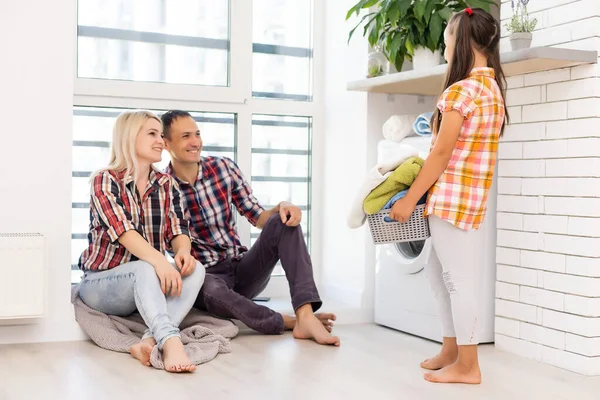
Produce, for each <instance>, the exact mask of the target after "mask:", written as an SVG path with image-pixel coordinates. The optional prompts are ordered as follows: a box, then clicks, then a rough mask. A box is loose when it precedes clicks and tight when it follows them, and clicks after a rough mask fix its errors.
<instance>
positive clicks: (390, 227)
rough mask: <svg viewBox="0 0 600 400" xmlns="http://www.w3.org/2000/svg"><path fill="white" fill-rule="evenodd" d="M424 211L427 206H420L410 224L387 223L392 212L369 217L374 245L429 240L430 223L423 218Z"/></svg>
mask: <svg viewBox="0 0 600 400" xmlns="http://www.w3.org/2000/svg"><path fill="white" fill-rule="evenodd" d="M424 211H425V204H421V205H418V206H417V207H416V208H415V211H413V213H412V215H411V216H410V219H409V220H408V222H405V223H400V222H397V221H393V222H386V221H385V217H389V215H390V210H381V211H379V212H378V213H375V214H372V215H369V216H368V221H369V228H371V235H372V236H373V243H375V244H384V243H401V242H412V241H415V240H425V239H427V238H428V237H429V236H430V235H429V223H428V221H427V218H424V217H423V212H424Z"/></svg>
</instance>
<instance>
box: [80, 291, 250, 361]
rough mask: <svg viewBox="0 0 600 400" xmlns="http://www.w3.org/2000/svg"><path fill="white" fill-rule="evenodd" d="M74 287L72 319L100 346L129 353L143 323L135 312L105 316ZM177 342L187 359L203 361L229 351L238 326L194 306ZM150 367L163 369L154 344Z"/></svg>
mask: <svg viewBox="0 0 600 400" xmlns="http://www.w3.org/2000/svg"><path fill="white" fill-rule="evenodd" d="M78 293H79V292H78V290H77V286H76V287H74V288H73V289H72V292H71V302H72V303H73V307H74V308H75V320H76V321H77V323H79V325H80V326H81V328H82V329H83V331H84V332H85V333H87V335H88V336H89V337H90V338H91V339H92V340H93V341H94V343H96V344H97V345H98V346H100V347H102V348H103V349H107V350H113V351H119V352H123V353H129V348H130V347H131V346H132V345H134V344H136V343H139V341H140V339H141V337H142V335H143V334H144V332H145V330H146V324H145V323H144V320H143V319H142V317H141V316H140V315H139V314H138V313H137V312H136V313H134V314H132V315H130V316H128V317H125V318H123V317H117V316H112V315H106V314H104V313H101V312H99V311H96V310H93V309H91V308H90V307H88V306H87V305H86V304H85V303H84V302H83V301H81V298H80V297H79V294H78ZM180 328H181V341H182V342H183V344H184V347H185V352H186V353H187V355H188V357H189V358H190V360H191V361H192V362H193V363H194V364H196V365H199V364H203V363H205V362H208V361H210V360H212V359H213V358H215V357H216V356H217V354H220V353H230V352H231V345H230V343H229V339H232V338H234V337H235V336H236V335H237V334H238V331H239V329H238V327H237V326H236V325H235V324H234V323H233V322H232V321H230V320H226V319H218V318H215V317H211V316H209V315H208V314H206V313H203V312H201V311H199V310H196V309H195V308H192V310H191V311H190V313H189V314H188V316H187V317H185V319H184V320H183V322H182V323H181V326H180ZM150 363H151V364H152V366H153V367H154V368H158V369H164V364H163V362H162V357H161V353H160V352H159V351H158V347H157V346H154V349H153V350H152V354H151V356H150Z"/></svg>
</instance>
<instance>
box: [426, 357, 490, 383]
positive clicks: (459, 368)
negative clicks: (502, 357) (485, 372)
mask: <svg viewBox="0 0 600 400" xmlns="http://www.w3.org/2000/svg"><path fill="white" fill-rule="evenodd" d="M425 380H427V381H429V382H435V383H468V384H471V385H478V384H480V383H481V370H480V369H479V365H478V364H474V365H473V366H470V367H468V366H465V365H463V364H460V363H458V362H455V363H454V364H452V365H449V366H447V367H444V368H442V369H441V370H439V371H435V372H427V373H426V374H425Z"/></svg>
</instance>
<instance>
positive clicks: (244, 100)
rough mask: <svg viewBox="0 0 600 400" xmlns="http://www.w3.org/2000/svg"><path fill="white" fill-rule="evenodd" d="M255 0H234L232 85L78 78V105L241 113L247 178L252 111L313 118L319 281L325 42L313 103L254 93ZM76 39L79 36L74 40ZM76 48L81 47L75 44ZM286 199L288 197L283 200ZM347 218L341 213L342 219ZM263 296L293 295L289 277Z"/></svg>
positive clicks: (316, 29)
mask: <svg viewBox="0 0 600 400" xmlns="http://www.w3.org/2000/svg"><path fill="white" fill-rule="evenodd" d="M324 3H325V2H323V1H319V0H313V1H312V17H313V20H312V37H313V38H320V37H323V34H324V23H325V18H324V17H325V15H324V13H325V4H324ZM252 10H253V2H252V0H230V43H231V44H230V46H231V47H230V56H229V57H230V58H229V63H230V79H229V82H230V86H229V87H218V86H194V85H180V84H169V83H149V82H135V81H115V80H113V81H111V80H105V79H88V78H79V77H78V76H77V57H75V59H74V60H73V62H74V63H75V70H74V75H75V78H74V79H75V87H74V95H73V106H81V107H86V106H87V107H111V108H132V109H183V110H189V111H197V112H224V113H233V114H236V115H237V143H236V146H237V164H238V165H239V167H240V169H241V170H242V172H243V174H244V177H245V178H246V179H247V180H248V182H250V181H251V169H252V158H251V157H252V136H251V135H252V116H253V114H266V115H282V116H297V117H311V118H312V149H311V155H312V160H311V161H312V166H311V171H312V172H313V173H312V176H311V183H310V184H311V189H310V199H309V201H310V208H311V221H310V235H309V240H310V249H311V258H312V262H313V271H314V274H315V280H316V281H317V282H319V281H320V276H321V274H320V272H321V268H320V260H321V245H320V244H321V234H320V232H321V230H322V229H321V227H322V224H321V215H320V210H321V204H323V201H322V196H321V193H322V190H321V189H322V182H323V178H322V175H323V157H324V155H323V153H322V149H323V143H324V132H325V124H324V102H323V97H324V90H323V87H324V80H323V75H324V51H325V49H324V46H323V44H324V43H323V41H320V40H313V41H312V81H311V83H312V101H308V102H304V101H294V100H285V99H278V98H269V99H263V98H253V97H252V80H253V76H252V61H253V43H252V42H253V41H252V34H253V32H252V18H251V17H250V18H248V16H249V15H250V16H252ZM74 40H75V41H76V43H77V35H75V39H74ZM75 48H77V46H75ZM282 200H283V199H282ZM340 218H342V217H340ZM238 232H239V234H240V238H241V240H242V242H243V243H244V244H249V243H250V236H251V235H250V224H249V223H248V221H246V219H245V218H242V217H240V218H238ZM262 296H269V297H284V296H289V288H288V284H287V280H286V279H285V276H274V277H273V278H271V282H270V283H269V285H268V287H267V288H266V289H265V291H264V292H263V293H262Z"/></svg>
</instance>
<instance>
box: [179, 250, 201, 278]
mask: <svg viewBox="0 0 600 400" xmlns="http://www.w3.org/2000/svg"><path fill="white" fill-rule="evenodd" d="M175 265H177V269H178V270H179V272H180V273H181V276H182V277H184V278H185V277H186V276H188V275H191V273H192V272H194V270H195V269H196V259H195V258H194V257H193V256H192V255H191V254H190V253H188V252H185V251H180V252H179V253H177V254H175Z"/></svg>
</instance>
